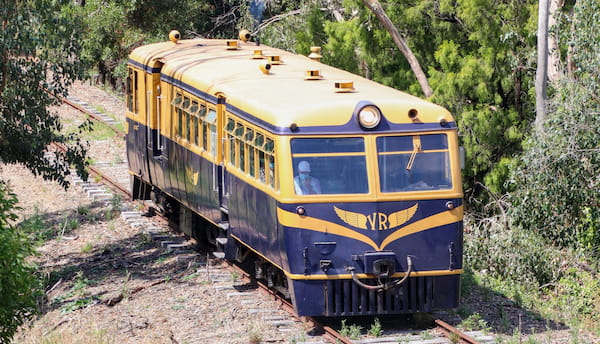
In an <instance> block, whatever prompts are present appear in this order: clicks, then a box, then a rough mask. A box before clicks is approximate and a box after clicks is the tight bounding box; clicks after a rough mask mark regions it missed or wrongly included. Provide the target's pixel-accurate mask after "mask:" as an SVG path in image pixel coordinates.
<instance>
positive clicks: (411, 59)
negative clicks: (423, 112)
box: [363, 0, 433, 97]
mask: <svg viewBox="0 0 600 344" xmlns="http://www.w3.org/2000/svg"><path fill="white" fill-rule="evenodd" d="M363 2H364V3H365V5H366V6H367V7H368V8H369V9H370V10H371V12H373V13H374V14H375V16H376V17H377V18H378V19H379V21H380V22H381V24H382V25H383V27H385V29H386V30H387V31H388V32H389V33H390V35H392V39H393V40H394V43H396V46H397V47H398V49H400V51H401V52H402V55H404V57H406V60H407V61H408V64H409V65H410V68H411V69H412V71H413V73H415V76H416V78H417V80H418V81H419V85H421V89H422V90H423V94H425V97H430V96H431V95H432V94H433V90H432V89H431V86H429V82H428V81H427V76H426V75H425V72H423V69H422V68H421V65H420V64H419V60H417V57H416V56H415V54H413V52H412V50H411V49H410V47H409V46H408V43H407V41H406V38H405V37H404V36H402V35H401V34H400V32H398V29H397V28H396V27H395V26H394V23H392V21H391V20H390V18H389V17H388V16H387V14H386V13H385V11H384V10H383V7H381V4H380V3H379V1H377V0H363Z"/></svg>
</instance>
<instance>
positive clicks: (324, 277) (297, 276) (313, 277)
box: [284, 269, 464, 280]
mask: <svg viewBox="0 0 600 344" xmlns="http://www.w3.org/2000/svg"><path fill="white" fill-rule="evenodd" d="M284 272H285V275H286V276H287V277H289V278H290V279H293V280H333V279H351V278H352V275H350V274H340V275H302V274H291V273H289V272H287V271H284ZM462 273H464V270H463V269H457V270H431V271H412V272H411V273H410V277H424V276H448V275H460V274H462ZM404 275H406V272H398V273H395V274H393V275H392V277H391V278H398V277H404ZM356 277H357V278H359V279H365V278H377V276H375V275H373V274H356Z"/></svg>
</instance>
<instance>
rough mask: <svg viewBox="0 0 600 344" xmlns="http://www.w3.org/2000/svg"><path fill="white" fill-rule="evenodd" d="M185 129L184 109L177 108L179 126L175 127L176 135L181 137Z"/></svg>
mask: <svg viewBox="0 0 600 344" xmlns="http://www.w3.org/2000/svg"><path fill="white" fill-rule="evenodd" d="M182 130H183V110H181V109H177V127H176V128H175V135H177V136H180V137H181V132H182Z"/></svg>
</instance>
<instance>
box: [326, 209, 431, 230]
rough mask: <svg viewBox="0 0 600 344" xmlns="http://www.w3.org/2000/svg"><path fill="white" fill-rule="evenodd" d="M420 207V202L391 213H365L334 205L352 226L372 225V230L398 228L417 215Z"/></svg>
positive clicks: (340, 215)
mask: <svg viewBox="0 0 600 344" xmlns="http://www.w3.org/2000/svg"><path fill="white" fill-rule="evenodd" d="M418 207H419V204H418V203H415V205H413V206H412V207H410V208H407V209H403V210H400V211H396V212H394V213H391V214H389V215H386V214H383V213H372V214H369V215H364V214H361V213H355V212H352V211H347V210H343V209H340V208H338V207H336V206H334V207H333V209H334V210H335V213H336V214H337V216H338V217H339V218H340V219H341V220H342V221H344V222H345V223H347V224H349V225H350V226H353V227H357V228H361V229H369V228H368V227H370V229H371V230H376V229H378V230H387V229H392V228H396V227H398V226H401V225H403V224H404V223H406V222H408V220H410V219H411V218H412V217H413V216H414V215H415V213H416V212H417V208H418ZM367 224H368V226H367Z"/></svg>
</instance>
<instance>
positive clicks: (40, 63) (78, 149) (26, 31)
mask: <svg viewBox="0 0 600 344" xmlns="http://www.w3.org/2000/svg"><path fill="white" fill-rule="evenodd" d="M0 24H1V27H2V32H1V33H0V56H1V59H0V160H2V162H4V163H9V164H12V163H21V164H23V165H24V166H25V167H27V168H28V169H30V170H31V171H32V172H33V173H34V174H36V175H41V176H42V177H43V178H45V179H50V180H56V181H57V182H58V183H59V184H60V185H62V186H63V187H65V188H66V187H67V186H68V185H69V182H68V180H67V179H66V178H67V176H68V175H69V174H70V167H71V166H74V167H75V168H76V170H77V173H78V174H79V175H80V176H82V177H84V178H87V173H86V172H85V170H84V168H85V165H86V163H85V160H84V158H85V153H86V150H85V147H84V146H83V143H81V142H80V141H79V139H78V137H77V133H72V134H63V133H61V129H62V125H61V123H60V119H59V117H58V115H57V114H55V113H51V112H50V111H49V110H48V108H49V106H51V105H55V104H58V100H57V98H56V97H57V96H66V94H67V88H68V87H69V86H70V85H71V83H72V81H73V80H74V79H77V78H80V77H82V75H83V67H84V66H83V64H82V63H81V61H79V59H78V57H77V54H78V52H79V45H78V42H79V41H80V38H79V37H78V32H77V31H75V30H74V27H76V24H77V18H76V17H73V16H72V7H71V5H70V1H66V0H65V1H62V2H61V1H55V0H26V1H19V0H8V1H5V2H3V5H2V6H1V7H0ZM87 125H88V124H87V123H86V124H84V125H82V126H80V128H79V130H84V129H86V128H87ZM52 142H59V143H62V144H65V145H66V146H67V150H66V151H64V152H62V151H56V152H55V155H54V158H50V157H48V156H47V155H46V154H45V153H46V152H48V151H49V144H50V143H52ZM16 202H17V200H16V198H15V196H14V195H13V194H11V193H10V192H9V190H8V188H7V187H6V186H5V185H4V184H2V183H0V343H9V342H10V340H11V338H12V336H13V334H14V333H15V331H16V329H17V328H18V327H19V326H20V325H22V324H23V322H25V321H26V320H27V319H29V318H31V316H32V315H33V314H34V311H35V308H36V299H35V296H36V289H37V288H36V284H37V280H36V278H35V276H34V275H33V268H32V267H30V266H29V265H27V263H26V258H27V257H28V256H29V255H30V254H31V253H32V251H33V250H32V249H31V246H30V245H31V244H30V242H29V241H27V240H26V239H25V238H24V237H23V236H22V235H23V234H21V233H20V232H19V231H17V230H16V229H14V228H13V227H11V225H10V223H9V221H10V220H14V219H15V215H14V214H13V213H12V211H11V209H13V208H14V207H15V205H16Z"/></svg>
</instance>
